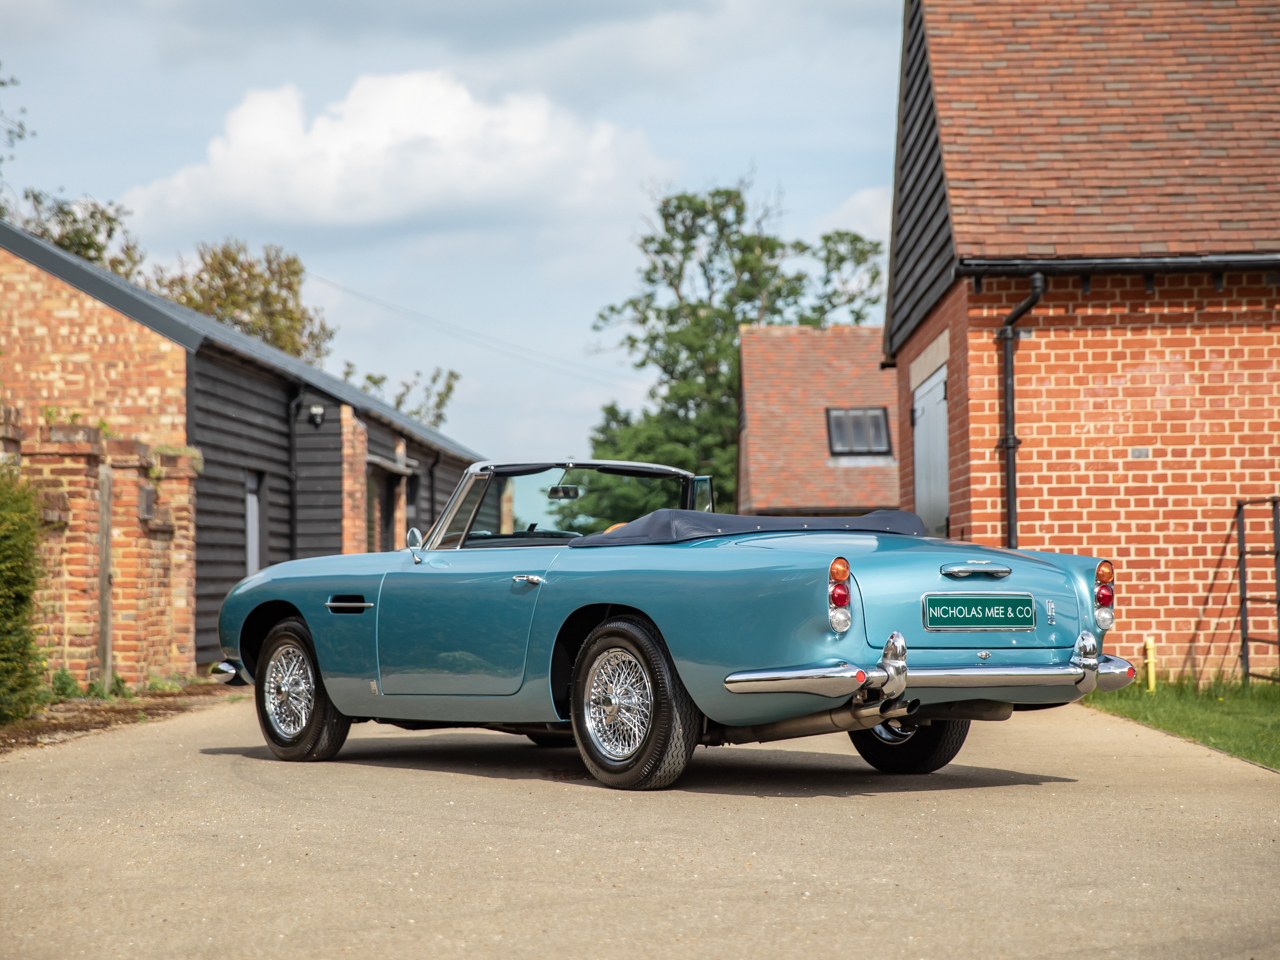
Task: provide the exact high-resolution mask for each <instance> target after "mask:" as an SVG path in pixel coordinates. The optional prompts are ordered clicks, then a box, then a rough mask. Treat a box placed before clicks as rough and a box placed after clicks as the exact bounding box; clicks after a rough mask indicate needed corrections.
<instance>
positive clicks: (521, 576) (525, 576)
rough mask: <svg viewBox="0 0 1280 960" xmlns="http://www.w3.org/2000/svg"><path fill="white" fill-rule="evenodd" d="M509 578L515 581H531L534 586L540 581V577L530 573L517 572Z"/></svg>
mask: <svg viewBox="0 0 1280 960" xmlns="http://www.w3.org/2000/svg"><path fill="white" fill-rule="evenodd" d="M511 579H512V580H514V581H515V582H516V583H532V584H533V585H534V586H535V587H536V586H539V585H540V584H541V583H542V578H541V577H539V576H537V575H536V574H532V573H517V574H516V575H515V576H514V577H512V578H511Z"/></svg>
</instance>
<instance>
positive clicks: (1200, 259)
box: [956, 253, 1280, 277]
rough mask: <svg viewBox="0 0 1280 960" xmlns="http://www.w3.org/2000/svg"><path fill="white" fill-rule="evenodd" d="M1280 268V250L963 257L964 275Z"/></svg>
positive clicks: (958, 267) (959, 266)
mask: <svg viewBox="0 0 1280 960" xmlns="http://www.w3.org/2000/svg"><path fill="white" fill-rule="evenodd" d="M1227 270H1236V271H1240V270H1280V253H1221V254H1207V255H1204V256H1180V257H1073V258H1063V259H1035V258H1030V259H1023V260H1017V259H1010V260H983V259H972V260H961V261H960V262H959V263H958V264H957V265H956V275H957V276H961V277H1029V276H1031V275H1032V274H1036V273H1039V274H1043V275H1044V276H1050V277H1061V276H1089V275H1090V274H1095V273H1096V274H1116V273H1129V274H1133V273H1138V274H1153V273H1224V272H1226V271H1227Z"/></svg>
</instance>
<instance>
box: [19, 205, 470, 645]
mask: <svg viewBox="0 0 1280 960" xmlns="http://www.w3.org/2000/svg"><path fill="white" fill-rule="evenodd" d="M0 250H4V251H7V252H8V253H9V254H12V255H13V257H16V258H19V259H20V260H22V261H26V263H27V264H29V265H31V266H34V267H36V268H38V270H39V271H41V272H42V275H49V276H51V277H53V278H57V280H60V281H63V282H64V283H65V284H67V285H69V286H70V287H74V288H75V290H77V291H79V292H80V293H83V294H85V295H87V297H89V298H92V300H93V301H96V302H97V305H99V306H105V307H106V308H109V311H100V312H101V313H102V314H103V316H104V317H106V319H107V320H110V321H113V322H117V323H123V322H124V321H122V320H121V319H120V317H121V316H122V317H123V318H127V320H129V321H133V322H136V323H137V324H140V325H141V326H142V327H145V328H147V329H148V330H149V331H152V332H153V333H154V334H158V335H159V336H160V337H162V338H164V339H165V340H167V341H168V342H169V343H171V344H174V345H177V346H178V347H181V350H180V351H173V350H171V349H170V350H169V354H171V355H172V356H173V357H174V359H173V360H172V361H164V360H163V356H162V357H161V362H159V366H157V363H156V362H153V358H152V357H150V356H149V357H148V358H147V359H146V360H145V361H144V358H143V356H142V352H141V351H139V354H138V356H137V357H136V358H134V359H133V361H132V362H131V358H130V357H129V356H128V355H125V356H123V357H115V356H114V355H113V353H112V350H113V344H115V343H116V342H117V341H119V340H120V339H121V337H120V336H119V335H114V336H112V335H108V334H104V333H102V332H101V331H102V330H103V329H106V321H103V322H102V323H100V324H99V326H97V327H95V326H93V324H92V322H84V323H82V326H81V327H80V328H78V329H53V330H52V332H50V329H49V328H50V326H51V325H50V322H49V319H48V317H46V316H45V314H44V313H40V312H39V311H38V310H37V309H35V308H32V307H31V306H23V307H21V309H19V308H16V307H15V309H14V310H13V311H10V313H8V314H6V316H10V315H11V316H12V317H13V319H12V320H10V321H9V324H10V327H11V329H8V330H6V331H5V336H6V349H5V352H7V353H10V354H11V356H10V357H9V358H7V361H6V362H8V361H12V360H16V359H22V358H23V357H24V356H25V357H29V358H30V359H28V360H27V361H26V363H25V366H23V367H22V368H21V369H22V371H23V372H21V373H12V372H11V373H9V374H8V375H7V376H6V383H5V385H4V386H5V398H6V402H9V403H16V404H22V405H23V406H24V407H30V408H32V410H31V411H30V412H29V413H28V414H27V419H28V421H32V420H34V419H35V417H36V416H38V413H37V410H38V409H39V408H40V407H41V405H42V404H51V403H56V404H57V405H58V406H59V407H61V408H66V409H69V410H70V409H74V410H75V411H76V413H77V415H78V416H81V417H82V418H83V420H82V422H84V423H86V424H92V423H94V422H96V421H98V420H99V418H104V419H103V422H104V423H106V422H109V423H110V424H111V429H112V430H114V431H115V432H116V433H118V434H121V435H123V436H125V437H137V438H139V439H142V440H144V441H146V442H148V443H151V444H153V445H154V444H157V443H167V444H170V445H172V444H174V443H175V440H176V439H180V438H181V437H182V435H183V434H184V433H185V444H186V446H188V447H194V448H197V449H198V450H199V451H200V454H201V455H202V457H203V463H204V467H203V472H202V473H201V474H200V476H199V478H198V480H197V481H196V496H195V554H196V564H195V607H196V610H195V620H196V622H195V648H196V662H197V663H209V662H212V661H214V660H216V659H217V656H218V639H217V617H218V609H219V607H220V605H221V602H222V598H223V597H224V596H225V595H226V592H227V590H229V589H230V588H231V587H232V586H233V585H234V584H235V583H236V582H237V581H238V580H239V579H240V578H242V577H244V576H245V575H246V574H247V573H252V572H254V571H256V570H257V569H260V568H262V567H265V566H267V565H269V564H273V563H279V562H281V561H284V560H289V559H292V558H300V557H314V556H322V555H325V554H334V553H343V552H347V553H352V552H362V551H365V550H391V549H398V548H399V547H402V546H403V545H404V535H405V531H406V530H407V529H408V528H409V527H411V526H419V527H422V528H424V529H425V528H426V527H428V526H429V525H430V524H431V523H432V522H433V521H434V520H435V518H436V516H437V515H438V514H439V512H440V511H441V510H442V508H443V507H444V505H445V503H446V501H447V499H448V497H449V495H450V493H451V492H452V491H453V488H454V486H455V484H456V482H457V480H458V478H459V477H460V476H461V474H462V472H463V471H464V470H465V468H466V466H467V465H468V464H469V463H472V462H474V461H476V460H478V459H480V456H479V454H477V453H475V452H473V451H472V450H469V449H468V448H466V447H465V446H463V445H461V444H459V443H457V442H455V441H454V440H452V439H450V438H449V437H447V436H445V435H444V434H443V433H441V432H440V431H439V430H435V429H433V428H431V427H428V426H425V425H423V424H421V423H419V422H417V421H415V420H413V419H411V418H410V417H407V416H405V415H404V414H402V413H400V412H399V411H397V410H396V409H395V408H393V407H392V406H390V405H389V404H386V403H383V402H381V401H380V400H377V399H375V398H374V397H371V396H369V395H368V394H366V393H363V392H362V391H360V390H359V389H357V388H356V387H354V386H352V385H351V384H349V383H345V382H344V381H342V380H340V379H338V378H336V377H333V376H330V375H329V374H326V373H324V372H323V371H321V370H318V369H316V368H315V367H312V366H309V365H307V364H305V363H303V362H301V361H300V360H298V359H297V358H295V357H292V356H290V355H288V354H286V353H284V352H282V351H280V350H277V349H275V348H274V347H270V346H267V345H266V344H264V343H262V342H261V341H259V340H257V339H254V338H252V337H249V336H246V335H244V334H242V333H240V332H238V331H236V330H234V329H232V328H230V327H228V326H225V325H223V324H220V323H218V322H217V321H215V320H213V319H211V318H209V317H207V316H204V315H203V314H199V313H195V312H194V311H191V310H189V309H186V308H185V307H181V306H179V305H177V304H175V303H173V302H171V301H169V300H167V299H165V298H163V297H160V296H157V295H155V294H152V293H150V292H148V291H146V290H144V289H142V288H141V287H139V286H137V285H135V284H133V283H130V282H128V281H126V280H124V279H123V278H121V277H119V276H117V275H115V274H113V273H111V272H109V271H106V270H103V269H101V268H99V267H97V266H95V265H93V264H91V263H88V262H87V261H85V260H82V259H80V258H79V257H76V256H73V255H71V254H68V253H66V252H65V251H63V250H61V249H59V248H57V247H54V246H52V245H50V244H48V243H45V242H43V241H41V240H39V239H37V238H34V237H32V236H30V235H29V234H27V233H24V232H23V231H21V230H18V229H15V228H14V227H12V226H9V225H7V224H4V223H0ZM49 289H50V290H51V291H52V292H53V293H55V294H56V293H57V291H59V290H65V287H62V286H61V285H59V284H49ZM7 293H8V292H6V295H7ZM10 299H11V300H14V301H15V302H17V298H13V297H11V298H10ZM55 306H56V304H55ZM112 311H113V312H114V313H112ZM46 312H47V313H48V314H49V315H50V316H53V315H55V314H56V312H57V311H56V310H53V311H46ZM81 312H84V311H83V310H82V311H81ZM117 315H120V316H117ZM55 322H56V318H55ZM76 322H77V321H74V320H72V321H67V323H68V324H74V323H76ZM139 337H140V338H141V339H142V340H145V341H146V342H149V343H159V342H161V341H158V340H157V339H156V338H155V337H149V336H147V335H145V334H142V333H139ZM41 338H43V339H41ZM86 344H89V345H91V346H90V347H89V350H88V352H87V353H86V352H85V345H86ZM50 345H52V349H51V347H50ZM24 349H25V350H26V353H25V354H24V353H23V351H24ZM62 349H65V350H66V354H65V357H64V355H63V354H60V353H58V352H57V351H58V350H62ZM95 350H96V351H97V352H98V358H97V360H95V359H94V356H93V351H95ZM73 351H79V352H76V353H73ZM162 354H163V351H161V354H156V355H162ZM73 356H74V358H75V359H74V362H72V361H71V359H69V358H72V357H73ZM60 357H63V359H59V358H60ZM164 362H168V363H169V364H170V365H169V367H167V368H165V367H164V366H163V364H164ZM60 363H61V364H62V366H63V367H65V368H66V369H72V368H74V376H71V375H69V374H66V373H65V371H63V370H62V369H61V368H59V367H58V365H59V364H60ZM12 369H14V370H16V369H18V368H17V367H16V365H15V366H14V367H13V368H12ZM157 369H159V370H160V373H158V374H157V373H156V370H157ZM153 381H156V382H161V383H164V384H168V387H166V388H165V389H169V390H170V391H171V392H180V390H179V389H178V388H175V387H173V384H174V383H179V384H182V383H184V384H185V403H184V402H183V397H181V396H179V397H176V398H175V399H174V401H173V404H174V405H173V409H174V410H176V411H178V412H177V413H176V414H174V415H173V416H171V417H169V420H176V421H178V422H176V423H167V424H166V422H164V421H165V417H164V415H163V413H162V414H156V413H155V410H156V409H158V407H157V406H156V405H155V404H151V405H148V404H147V403H145V402H142V401H141V400H138V399H137V398H145V396H146V395H147V393H148V391H151V392H153V393H154V392H156V391H159V390H161V387H158V386H155V385H154V383H153ZM131 398H133V399H131ZM129 411H133V413H130V412H129ZM183 411H185V424H183V423H182V422H181V421H182V419H183V416H182V413H183ZM165 437H167V438H168V439H163V438H165ZM157 438H160V439H157Z"/></svg>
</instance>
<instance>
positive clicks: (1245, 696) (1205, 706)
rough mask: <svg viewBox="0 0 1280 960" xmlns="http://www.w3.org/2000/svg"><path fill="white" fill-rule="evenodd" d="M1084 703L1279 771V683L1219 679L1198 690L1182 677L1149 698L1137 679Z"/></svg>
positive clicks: (1142, 682) (1140, 680)
mask: <svg viewBox="0 0 1280 960" xmlns="http://www.w3.org/2000/svg"><path fill="white" fill-rule="evenodd" d="M1083 703H1084V704H1085V705H1086V706H1090V707H1093V708H1094V709H1096V710H1102V711H1105V712H1106V713H1113V714H1116V715H1117V716H1121V717H1128V718H1129V719H1130V720H1137V721H1138V722H1139V723H1145V724H1146V725H1147V726H1149V727H1155V728H1156V729H1157V730H1165V731H1167V732H1169V733H1173V734H1177V735H1178V736H1180V737H1186V738H1187V739H1188V740H1194V741H1196V742H1197V743H1203V744H1204V745H1205V746H1209V747H1213V748H1215V749H1217V750H1222V751H1223V752H1225V753H1230V754H1232V755H1233V756H1237V757H1243V758H1244V759H1245V760H1252V761H1253V762H1254V763H1261V764H1263V765H1264V766H1268V767H1271V768H1272V769H1275V770H1280V684H1277V683H1274V682H1272V681H1269V680H1254V681H1252V682H1251V683H1250V684H1249V685H1248V686H1247V687H1246V686H1244V685H1243V684H1241V683H1240V682H1239V681H1238V680H1231V679H1224V678H1221V677H1219V678H1217V679H1215V680H1213V681H1212V682H1210V683H1206V684H1204V685H1203V686H1201V687H1199V688H1197V686H1196V684H1195V683H1193V682H1192V681H1191V680H1190V679H1189V678H1182V679H1179V680H1177V681H1176V682H1174V683H1157V685H1156V691H1155V693H1148V692H1147V685H1146V683H1145V682H1144V681H1143V679H1142V677H1141V676H1139V677H1138V679H1137V680H1136V681H1134V682H1133V683H1131V684H1129V686H1127V687H1125V688H1124V689H1123V690H1117V691H1115V692H1114V693H1097V692H1094V693H1091V694H1089V695H1088V696H1087V697H1085V698H1084V700H1083Z"/></svg>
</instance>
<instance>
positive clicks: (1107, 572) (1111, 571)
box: [1096, 560, 1116, 583]
mask: <svg viewBox="0 0 1280 960" xmlns="http://www.w3.org/2000/svg"><path fill="white" fill-rule="evenodd" d="M1115 578H1116V570H1115V567H1113V566H1111V561H1110V560H1103V561H1102V562H1101V563H1100V564H1098V575H1097V577H1096V579H1097V581H1098V582H1099V583H1110V582H1111V581H1113V580H1114V579H1115Z"/></svg>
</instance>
